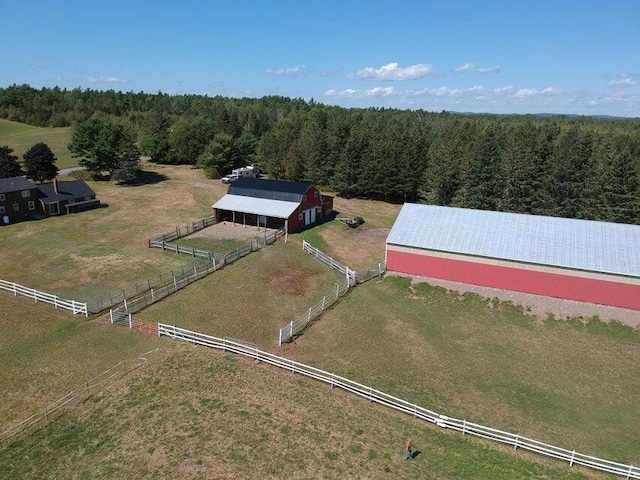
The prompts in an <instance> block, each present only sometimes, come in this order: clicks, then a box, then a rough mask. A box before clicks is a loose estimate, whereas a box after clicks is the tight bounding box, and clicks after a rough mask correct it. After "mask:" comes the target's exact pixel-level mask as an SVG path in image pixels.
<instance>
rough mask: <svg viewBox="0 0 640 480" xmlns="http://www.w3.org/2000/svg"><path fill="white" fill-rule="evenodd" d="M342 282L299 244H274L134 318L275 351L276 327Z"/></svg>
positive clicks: (284, 323) (300, 313)
mask: <svg viewBox="0 0 640 480" xmlns="http://www.w3.org/2000/svg"><path fill="white" fill-rule="evenodd" d="M213 228H215V227H213ZM345 281H346V280H345V279H344V278H343V277H342V275H341V274H340V273H338V272H337V271H335V270H331V269H329V268H327V267H326V266H325V265H324V264H323V263H321V262H319V261H317V260H316V259H315V258H313V257H312V256H310V255H309V254H307V253H304V252H303V251H302V249H301V248H300V247H299V245H297V244H285V243H284V242H283V241H278V242H276V243H275V244H273V245H268V246H266V247H263V248H261V249H260V250H258V251H257V252H253V253H251V254H249V255H247V256H246V257H244V258H241V259H239V260H237V261H236V262H235V263H232V264H231V265H227V266H225V267H224V268H223V269H221V270H219V271H217V272H214V273H212V274H210V275H209V276H207V277H205V278H204V279H202V280H199V281H198V282H196V283H194V284H192V285H190V286H189V287H188V288H185V289H182V290H181V291H179V292H177V293H175V294H174V295H171V296H170V297H168V298H166V299H165V300H163V301H162V302H159V303H156V304H154V305H152V306H150V307H148V308H146V309H145V310H143V311H142V312H140V313H139V314H136V315H135V317H136V318H138V319H140V320H144V321H147V322H160V323H166V324H169V325H178V326H180V327H183V328H187V329H190V330H194V331H197V332H201V333H206V334H208V335H214V336H218V337H225V336H227V337H232V338H236V339H239V340H243V341H247V342H252V343H256V344H258V345H259V346H260V347H261V348H274V347H276V346H277V345H278V333H279V329H280V328H282V327H284V326H285V325H287V324H288V323H289V322H291V321H292V320H295V319H296V318H298V317H301V316H304V315H305V314H306V313H307V310H308V308H309V307H310V306H311V305H313V304H315V303H317V302H319V301H321V300H322V298H323V296H325V295H329V294H330V293H332V292H333V291H334V290H335V289H336V286H337V285H339V284H344V283H345Z"/></svg>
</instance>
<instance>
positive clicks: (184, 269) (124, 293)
mask: <svg viewBox="0 0 640 480" xmlns="http://www.w3.org/2000/svg"><path fill="white" fill-rule="evenodd" d="M207 263H210V262H205V261H203V260H197V261H196V262H193V263H190V264H187V265H182V266H181V267H180V268H178V269H175V270H174V269H172V270H170V271H168V272H161V273H160V275H157V276H156V277H153V278H150V279H147V280H144V281H142V282H138V283H135V284H134V285H133V286H131V287H128V288H126V289H122V290H115V291H112V292H109V294H108V295H105V296H102V297H99V298H97V299H95V300H93V301H91V302H89V303H88V309H89V313H93V314H95V313H100V312H102V311H104V310H107V309H108V308H112V307H114V306H115V305H119V304H121V303H122V302H124V301H125V300H127V299H132V298H136V297H138V296H140V295H142V294H144V293H147V292H149V291H151V290H153V289H160V288H162V287H164V286H165V285H169V284H171V283H173V282H174V278H176V277H178V278H182V277H184V276H185V275H189V274H191V273H192V272H193V271H194V270H195V271H198V270H199V269H201V268H203V266H205V265H206V264H207Z"/></svg>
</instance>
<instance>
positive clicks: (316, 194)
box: [313, 190, 318, 198]
mask: <svg viewBox="0 0 640 480" xmlns="http://www.w3.org/2000/svg"><path fill="white" fill-rule="evenodd" d="M313 198H318V190H316V191H315V192H313Z"/></svg>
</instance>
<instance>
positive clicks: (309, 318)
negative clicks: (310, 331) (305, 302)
mask: <svg viewBox="0 0 640 480" xmlns="http://www.w3.org/2000/svg"><path fill="white" fill-rule="evenodd" d="M307 320H309V321H310V320H311V307H309V317H308V318H307Z"/></svg>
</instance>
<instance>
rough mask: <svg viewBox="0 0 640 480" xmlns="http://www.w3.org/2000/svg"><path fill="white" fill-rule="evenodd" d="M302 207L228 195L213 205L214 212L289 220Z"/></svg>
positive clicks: (290, 203) (276, 201)
mask: <svg viewBox="0 0 640 480" xmlns="http://www.w3.org/2000/svg"><path fill="white" fill-rule="evenodd" d="M299 206H300V204H299V203H296V202H286V201H283V200H270V199H265V198H255V197H247V196H243V195H230V194H227V195H225V196H224V197H222V198H221V199H220V200H218V201H217V202H216V203H214V204H213V205H212V208H213V209H214V210H226V211H229V212H239V213H248V214H251V215H259V216H264V217H272V218H282V219H288V218H289V217H290V216H291V215H292V214H293V212H295V211H296V209H297V208H298V207H299Z"/></svg>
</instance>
